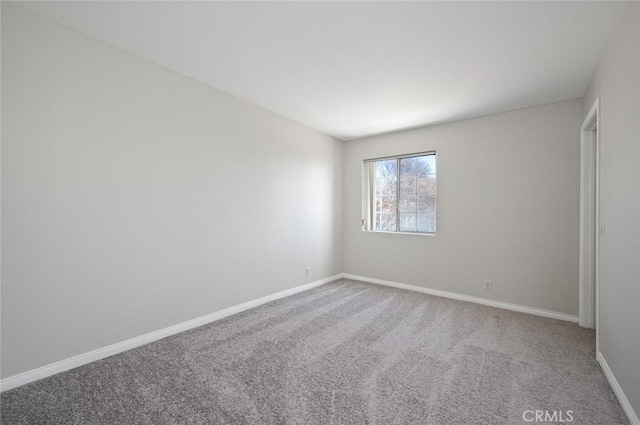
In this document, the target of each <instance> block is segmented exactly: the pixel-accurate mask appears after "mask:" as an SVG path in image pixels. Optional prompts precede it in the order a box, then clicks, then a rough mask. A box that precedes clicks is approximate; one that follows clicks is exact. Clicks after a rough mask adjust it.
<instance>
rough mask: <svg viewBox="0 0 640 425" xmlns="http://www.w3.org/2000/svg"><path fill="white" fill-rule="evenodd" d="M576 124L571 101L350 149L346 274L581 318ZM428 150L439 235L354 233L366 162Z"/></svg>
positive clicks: (359, 144) (378, 139) (578, 104)
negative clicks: (488, 283) (488, 286)
mask: <svg viewBox="0 0 640 425" xmlns="http://www.w3.org/2000/svg"><path fill="white" fill-rule="evenodd" d="M580 116H581V102H580V100H575V101H569V102H563V103H557V104H552V105H547V106H540V107H536V108H529V109H523V110H518V111H514V112H508V113H504V114H497V115H491V116H486V117H481V118H476V119H470V120H465V121H458V122H454V123H449V124H443V125H437V126H433V127H425V128H421V129H416V130H409V131H403V132H398V133H393V134H387V135H382V136H377V137H371V138H365V139H360V140H357V141H351V142H347V143H346V145H345V176H344V177H345V192H344V193H345V201H344V204H345V216H344V271H345V273H352V274H355V275H360V276H366V277H373V278H378V279H384V280H391V281H395V282H400V283H406V284H411V285H417V286H424V287H428V288H433V289H439V290H445V291H451V292H456V293H459V294H466V295H472V296H479V297H483V298H489V299H493V300H498V301H505V302H510V303H516V304H521V305H524V306H529V307H537V308H542V309H546V310H551V311H556V312H561V313H566V314H572V315H577V314H578V239H579V234H578V230H579V187H580V175H579V155H580V152H579V151H580V149H579V146H580V140H579V127H580ZM432 149H435V150H436V151H437V175H438V186H437V207H436V208H437V211H436V213H437V235H436V236H435V237H430V236H416V235H399V234H384V233H368V232H363V231H361V225H360V220H361V218H362V215H361V211H362V209H361V203H362V202H361V200H362V195H361V193H362V161H363V160H364V159H367V158H376V157H382V156H388V155H397V154H407V153H412V152H421V151H427V150H432ZM484 279H490V280H492V281H493V286H494V288H493V290H492V291H485V290H483V289H482V281H483V280H484Z"/></svg>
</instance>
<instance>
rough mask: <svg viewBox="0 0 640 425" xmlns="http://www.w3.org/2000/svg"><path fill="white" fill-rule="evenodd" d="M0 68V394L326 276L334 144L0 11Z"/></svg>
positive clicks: (338, 156)
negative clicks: (30, 377) (60, 367)
mask: <svg viewBox="0 0 640 425" xmlns="http://www.w3.org/2000/svg"><path fill="white" fill-rule="evenodd" d="M2 56H3V57H2V59H3V60H2V89H3V90H2V121H3V126H2V150H3V155H2V197H3V202H2V264H3V268H2V376H3V377H7V376H12V375H14V374H17V373H19V372H23V371H26V370H30V369H32V368H36V367H38V366H42V365H45V364H48V363H51V362H54V361H57V360H61V359H65V358H68V357H70V356H73V355H76V354H80V353H84V352H87V351H89V350H92V349H96V348H99V347H103V346H106V345H109V344H112V343H115V342H118V341H122V340H125V339H127V338H131V337H134V336H138V335H141V334H144V333H146V332H149V331H153V330H156V329H160V328H163V327H166V326H169V325H173V324H176V323H179V322H182V321H185V320H188V319H192V318H195V317H198V316H201V315H204V314H208V313H212V312H214V311H217V310H221V309H223V308H226V307H229V306H232V305H236V304H239V303H242V302H245V301H248V300H252V299H256V298H259V297H262V296H265V295H268V294H272V293H275V292H278V291H281V290H284V289H288V288H291V287H294V286H297V285H300V284H303V283H305V282H310V281H314V280H318V279H321V278H324V277H328V276H331V275H334V274H337V273H340V272H341V271H342V252H341V247H342V240H341V239H342V236H341V217H342V205H341V203H342V169H343V167H342V157H343V142H341V141H339V140H337V139H333V138H331V137H328V136H325V135H323V134H321V133H318V132H316V131H313V130H310V129H308V128H306V127H303V126H301V125H298V124H296V123H293V122H291V121H289V120H287V119H284V118H282V117H280V116H277V115H275V114H273V113H271V112H268V111H266V110H263V109H260V108H258V107H255V106H252V105H250V104H248V103H245V102H243V101H241V100H239V99H237V98H234V97H232V96H229V95H227V94H225V93H222V92H220V91H217V90H214V89H212V88H210V87H207V86H205V85H203V84H200V83H197V82H195V81H193V80H190V79H188V78H185V77H183V76H181V75H178V74H176V73H174V72H171V71H168V70H166V69H164V68H162V67H159V66H157V65H154V64H152V63H149V62H146V61H144V60H141V59H138V58H136V57H134V56H132V55H129V54H127V53H124V52H122V51H119V50H117V49H115V48H112V47H109V46H107V45H105V44H101V43H99V42H97V41H95V40H93V39H90V38H88V37H86V36H83V35H80V34H77V33H74V32H72V31H70V30H67V29H65V28H63V27H61V26H58V25H56V24H53V23H50V22H47V21H44V20H42V19H40V18H37V17H35V16H33V15H29V14H27V13H25V12H22V11H19V10H18V9H15V8H13V7H11V6H8V5H7V4H3V5H2ZM306 266H309V267H311V277H309V278H307V277H305V267H306Z"/></svg>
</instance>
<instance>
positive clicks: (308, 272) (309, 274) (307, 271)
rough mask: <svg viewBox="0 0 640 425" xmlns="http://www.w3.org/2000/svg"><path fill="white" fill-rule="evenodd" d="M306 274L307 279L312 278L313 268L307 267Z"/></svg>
mask: <svg viewBox="0 0 640 425" xmlns="http://www.w3.org/2000/svg"><path fill="white" fill-rule="evenodd" d="M305 273H306V274H307V277H309V276H311V268H309V267H307V269H306V270H305Z"/></svg>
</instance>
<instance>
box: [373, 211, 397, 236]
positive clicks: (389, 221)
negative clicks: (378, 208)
mask: <svg viewBox="0 0 640 425" xmlns="http://www.w3.org/2000/svg"><path fill="white" fill-rule="evenodd" d="M380 216H381V217H380V220H379V221H378V223H376V226H377V227H376V230H388V231H392V232H395V231H396V230H397V228H396V213H395V212H393V213H382V214H380Z"/></svg>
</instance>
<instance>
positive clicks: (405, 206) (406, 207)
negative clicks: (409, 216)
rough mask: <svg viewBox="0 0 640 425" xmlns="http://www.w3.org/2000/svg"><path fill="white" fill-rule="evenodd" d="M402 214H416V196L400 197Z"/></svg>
mask: <svg viewBox="0 0 640 425" xmlns="http://www.w3.org/2000/svg"><path fill="white" fill-rule="evenodd" d="M400 212H401V213H403V212H416V196H415V195H411V196H409V195H400Z"/></svg>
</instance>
